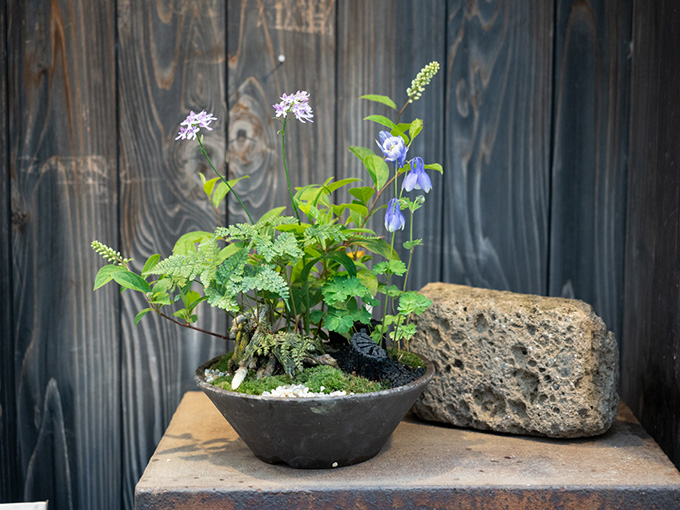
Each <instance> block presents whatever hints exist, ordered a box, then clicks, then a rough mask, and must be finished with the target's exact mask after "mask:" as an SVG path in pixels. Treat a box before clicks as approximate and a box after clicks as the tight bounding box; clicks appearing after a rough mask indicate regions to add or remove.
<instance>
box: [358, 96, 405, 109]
mask: <svg viewBox="0 0 680 510" xmlns="http://www.w3.org/2000/svg"><path fill="white" fill-rule="evenodd" d="M359 99H368V100H369V101H374V102H376V103H381V104H384V105H385V106H389V107H390V108H392V109H394V110H396V109H397V105H396V104H394V101H392V100H391V99H390V98H389V97H387V96H381V95H379V94H366V95H364V96H361V97H359Z"/></svg>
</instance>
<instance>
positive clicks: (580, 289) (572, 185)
mask: <svg viewBox="0 0 680 510" xmlns="http://www.w3.org/2000/svg"><path fill="white" fill-rule="evenodd" d="M631 8H632V2H630V1H621V2H603V1H583V0H560V1H558V2H557V13H556V23H555V46H556V50H555V78H554V80H555V96H554V111H555V120H554V122H555V125H554V133H555V135H554V146H553V162H552V193H551V204H552V208H551V216H550V217H551V226H550V232H551V239H550V278H549V280H550V288H549V293H550V294H551V295H557V296H563V297H569V298H574V297H575V298H578V299H582V300H584V301H586V302H588V303H590V304H592V305H593V307H594V308H595V311H596V313H597V314H598V315H600V316H601V317H602V318H603V320H604V321H605V323H606V324H607V326H608V327H609V328H610V329H612V330H613V331H614V332H615V333H616V336H617V338H620V334H621V324H620V322H621V307H622V302H623V260H624V251H625V247H624V244H625V242H624V238H625V207H626V204H625V197H626V171H627V158H626V154H627V150H628V145H627V144H628V100H629V90H630V88H629V77H630V66H629V57H630V55H629V52H630V19H631Z"/></svg>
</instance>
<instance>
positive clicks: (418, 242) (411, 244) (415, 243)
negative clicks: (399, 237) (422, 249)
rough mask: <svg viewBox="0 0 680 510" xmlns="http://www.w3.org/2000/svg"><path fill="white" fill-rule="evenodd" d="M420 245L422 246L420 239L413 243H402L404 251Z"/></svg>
mask: <svg viewBox="0 0 680 510" xmlns="http://www.w3.org/2000/svg"><path fill="white" fill-rule="evenodd" d="M421 244H423V240H422V239H414V240H413V241H406V242H404V249H406V250H411V249H413V248H415V247H416V246H420V245H421Z"/></svg>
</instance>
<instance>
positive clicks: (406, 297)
mask: <svg viewBox="0 0 680 510" xmlns="http://www.w3.org/2000/svg"><path fill="white" fill-rule="evenodd" d="M431 304H432V301H430V300H429V299H427V298H426V297H425V296H423V295H422V294H420V293H418V292H416V291H414V290H412V291H409V292H405V293H404V294H402V295H401V297H400V298H399V308H398V310H399V313H402V314H404V315H410V314H412V313H414V314H416V315H420V314H421V313H423V312H424V311H425V310H427V309H428V308H429V307H430V305H431Z"/></svg>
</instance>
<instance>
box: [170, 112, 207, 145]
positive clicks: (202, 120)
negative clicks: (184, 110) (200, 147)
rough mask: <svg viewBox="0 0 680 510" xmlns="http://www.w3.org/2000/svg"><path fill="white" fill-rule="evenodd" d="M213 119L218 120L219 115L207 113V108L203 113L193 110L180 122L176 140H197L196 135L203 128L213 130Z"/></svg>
mask: <svg viewBox="0 0 680 510" xmlns="http://www.w3.org/2000/svg"><path fill="white" fill-rule="evenodd" d="M213 120H217V117H215V116H213V114H212V113H207V112H206V111H205V110H203V111H202V112H201V113H194V112H193V111H192V112H191V113H189V115H188V116H187V118H186V119H184V121H183V122H182V123H181V124H180V128H179V134H178V135H177V138H175V140H179V139H182V140H195V139H196V135H197V134H198V132H199V131H200V129H201V128H204V129H207V130H208V131H212V128H211V127H210V123H211V122H212V121H213Z"/></svg>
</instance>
